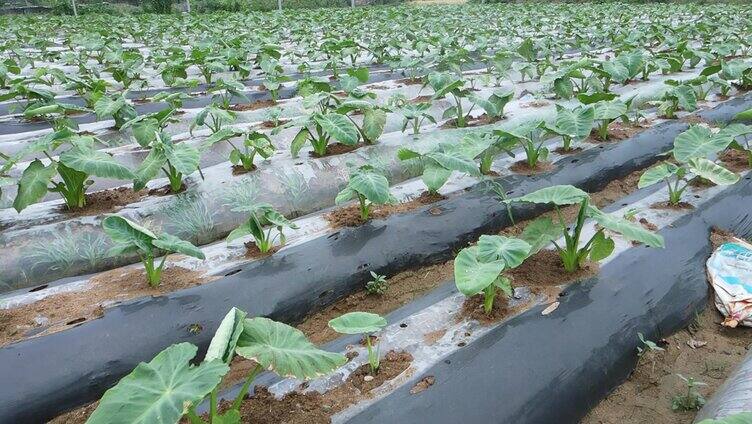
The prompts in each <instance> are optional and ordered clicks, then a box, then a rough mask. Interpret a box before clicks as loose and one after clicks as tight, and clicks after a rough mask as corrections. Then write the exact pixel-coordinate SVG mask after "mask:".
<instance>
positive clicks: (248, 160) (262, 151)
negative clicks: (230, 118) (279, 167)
mask: <svg viewBox="0 0 752 424" xmlns="http://www.w3.org/2000/svg"><path fill="white" fill-rule="evenodd" d="M236 137H242V138H243V144H242V146H241V147H242V148H239V147H238V146H236V145H235V143H233V142H232V139H233V138H236ZM221 141H227V143H229V144H230V146H232V151H231V152H230V163H232V164H233V165H235V166H240V167H242V168H243V170H245V171H252V170H254V169H256V165H254V164H253V161H254V159H255V158H256V155H259V156H261V157H262V158H264V159H269V158H270V157H271V156H272V155H273V154H274V145H273V144H272V140H271V139H270V138H269V136H267V135H266V134H263V133H260V132H258V131H242V130H238V129H235V128H222V129H221V130H219V131H217V132H215V133H213V134H212V135H210V136H209V137H207V138H206V140H204V142H203V143H202V144H201V148H202V149H203V150H206V149H208V148H210V147H211V146H213V145H214V144H216V143H219V142H221Z"/></svg>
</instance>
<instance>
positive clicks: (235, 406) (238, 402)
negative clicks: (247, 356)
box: [232, 364, 262, 410]
mask: <svg viewBox="0 0 752 424" xmlns="http://www.w3.org/2000/svg"><path fill="white" fill-rule="evenodd" d="M261 370H262V368H261V364H256V368H254V369H253V371H251V373H250V374H248V378H246V379H245V383H243V387H241V388H240V392H238V396H237V397H236V398H235V401H233V402H232V409H235V410H240V405H241V404H242V403H243V399H244V398H245V395H246V394H248V389H249V388H250V387H251V383H252V382H253V380H254V379H255V378H256V376H257V375H259V373H260V372H261Z"/></svg>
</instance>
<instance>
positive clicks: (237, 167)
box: [232, 165, 256, 175]
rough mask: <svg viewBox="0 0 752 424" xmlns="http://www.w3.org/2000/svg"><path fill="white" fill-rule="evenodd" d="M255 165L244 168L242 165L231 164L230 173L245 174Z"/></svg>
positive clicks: (254, 168)
mask: <svg viewBox="0 0 752 424" xmlns="http://www.w3.org/2000/svg"><path fill="white" fill-rule="evenodd" d="M255 170H256V165H253V167H252V168H251V169H245V168H244V167H243V165H233V166H232V175H243V174H247V173H249V172H252V171H255Z"/></svg>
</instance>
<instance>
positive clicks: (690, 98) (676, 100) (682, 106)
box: [649, 80, 697, 119]
mask: <svg viewBox="0 0 752 424" xmlns="http://www.w3.org/2000/svg"><path fill="white" fill-rule="evenodd" d="M666 84H669V85H671V88H669V89H668V90H667V91H666V92H665V93H664V94H663V97H661V100H659V101H657V102H649V104H653V105H656V106H658V112H659V114H660V115H661V116H663V117H665V118H669V119H673V118H676V112H677V111H679V110H686V111H688V112H692V111H694V110H695V109H697V94H696V93H695V90H694V89H693V88H692V86H690V85H687V84H683V83H681V82H679V81H671V80H669V81H666Z"/></svg>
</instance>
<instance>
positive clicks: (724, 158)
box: [718, 149, 749, 172]
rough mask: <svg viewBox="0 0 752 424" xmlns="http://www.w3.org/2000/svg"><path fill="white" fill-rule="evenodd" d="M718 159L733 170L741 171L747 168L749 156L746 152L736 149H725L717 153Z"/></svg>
mask: <svg viewBox="0 0 752 424" xmlns="http://www.w3.org/2000/svg"><path fill="white" fill-rule="evenodd" d="M718 159H720V161H721V162H723V164H724V165H726V167H727V168H728V169H730V170H732V171H734V172H742V171H746V170H748V169H749V158H748V156H747V153H746V152H743V151H741V150H736V149H726V150H725V151H724V152H723V153H721V154H720V155H718Z"/></svg>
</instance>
